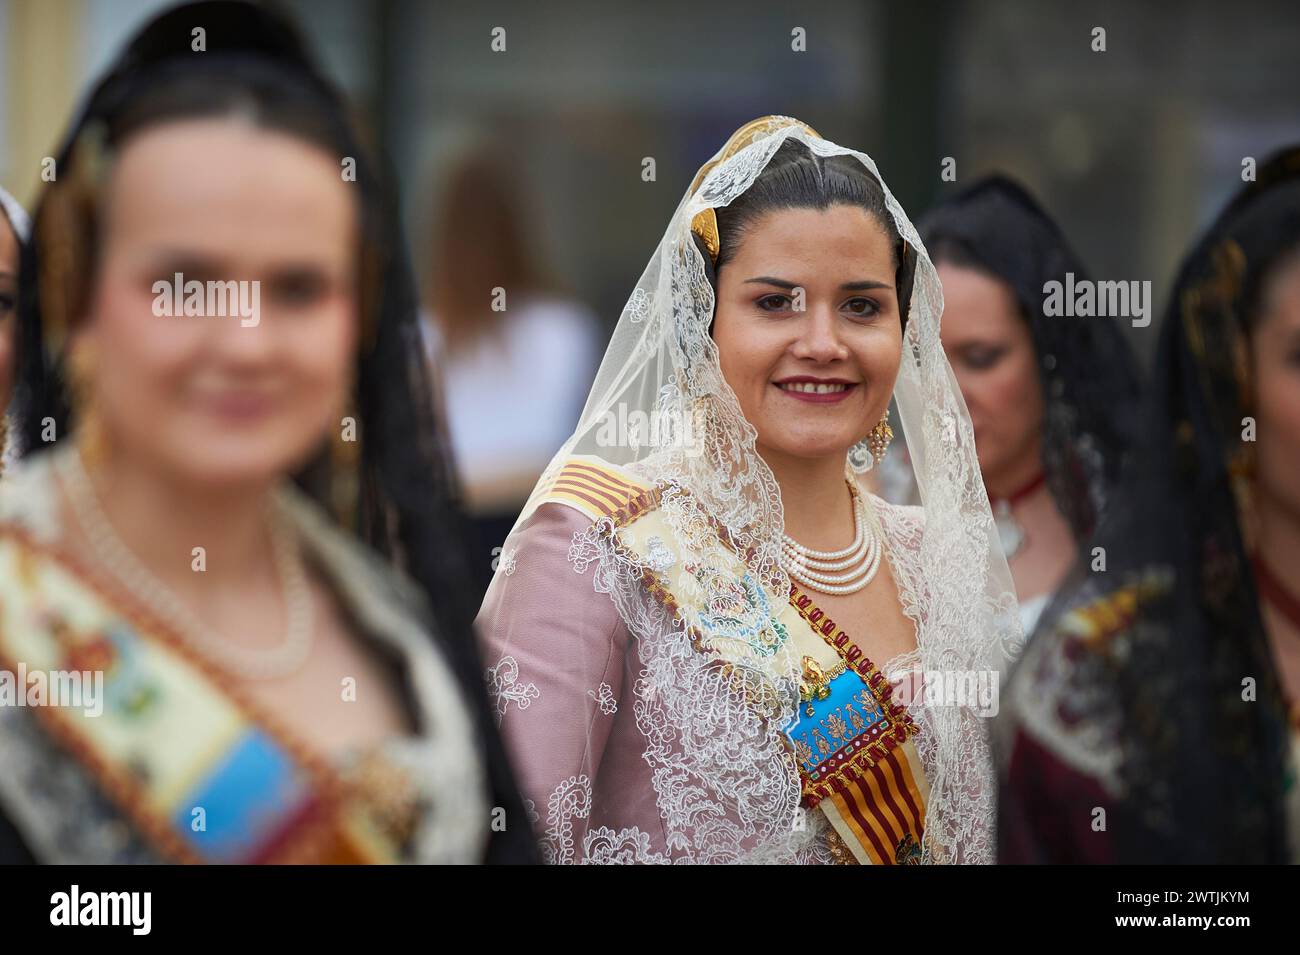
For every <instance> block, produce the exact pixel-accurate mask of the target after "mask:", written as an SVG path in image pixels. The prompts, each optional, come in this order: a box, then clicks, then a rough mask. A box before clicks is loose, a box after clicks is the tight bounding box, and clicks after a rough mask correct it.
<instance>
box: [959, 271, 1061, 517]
mask: <svg viewBox="0 0 1300 955" xmlns="http://www.w3.org/2000/svg"><path fill="white" fill-rule="evenodd" d="M937 271H938V273H939V281H940V282H941V283H942V284H943V320H942V321H941V322H940V326H939V327H940V337H941V338H942V340H943V350H944V352H945V353H946V354H947V356H948V364H949V365H951V366H952V370H953V374H955V375H956V376H957V384H958V385H959V386H960V387H961V393H962V397H963V398H965V399H966V407H967V408H968V409H969V410H970V418H971V424H972V425H973V426H974V429H975V450H976V452H977V453H978V455H979V462H980V470H981V471H982V472H983V474H984V482H985V484H987V485H989V487H990V491H991V493H994V494H998V493H1002V494H1006V493H1011V492H1012V491H1014V490H1015V489H1014V488H1006V487H1000V486H999V485H1001V484H1003V483H1005V482H1007V481H1023V480H1024V479H1025V474H1026V472H1032V471H1036V470H1037V469H1038V467H1039V459H1040V445H1041V433H1042V426H1043V394H1042V386H1041V384H1040V383H1039V378H1038V362H1037V354H1036V352H1035V349H1034V340H1033V336H1032V335H1031V334H1030V331H1029V326H1028V324H1027V323H1026V322H1025V320H1024V319H1023V318H1022V317H1021V314H1020V308H1019V305H1018V303H1017V302H1016V297H1015V293H1013V292H1012V291H1011V287H1010V286H1009V285H1007V283H1005V282H1003V281H1000V280H999V279H996V278H993V277H992V276H990V275H987V274H985V273H984V272H980V271H978V270H976V269H970V268H965V267H963V266H959V265H951V264H949V263H946V262H941V263H940V264H939V265H938V268H937ZM1029 476H1031V477H1032V474H1030V475H1029Z"/></svg>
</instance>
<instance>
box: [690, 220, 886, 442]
mask: <svg viewBox="0 0 1300 955" xmlns="http://www.w3.org/2000/svg"><path fill="white" fill-rule="evenodd" d="M895 268H896V265H895V262H894V255H893V249H892V247H891V243H890V241H889V237H888V235H887V234H886V232H885V230H884V228H883V227H882V226H881V224H880V223H879V222H877V221H876V219H874V218H873V217H872V216H871V214H870V213H868V212H867V211H866V210H864V209H861V208H858V207H856V206H848V205H836V206H832V207H831V208H829V209H826V210H818V209H785V210H780V211H777V212H771V213H768V214H766V215H764V216H762V217H761V218H759V219H758V220H756V221H755V222H754V223H753V224H752V225H751V227H750V228H749V229H748V231H747V232H746V234H745V235H744V237H743V238H742V239H741V241H740V245H739V248H738V250H737V252H736V254H735V256H734V257H733V258H732V259H731V260H730V261H728V262H727V263H726V265H724V266H723V267H722V268H721V269H719V272H718V296H717V298H718V301H717V309H716V313H715V318H714V325H713V338H714V341H715V342H716V343H717V346H718V352H719V354H720V358H721V363H722V374H723V377H724V378H725V379H726V380H727V383H728V384H729V385H730V386H731V387H732V389H733V390H734V391H735V393H736V397H737V398H738V399H739V401H740V408H741V411H742V412H743V413H744V415H745V418H746V419H747V420H748V421H749V423H750V424H752V425H753V426H754V428H755V429H756V430H757V432H758V448H759V451H760V453H762V454H764V456H765V457H766V456H770V455H772V454H778V455H786V456H790V457H795V458H820V457H827V456H838V457H841V458H842V457H843V456H844V454H845V453H846V452H847V451H848V449H849V448H850V447H851V446H852V445H853V444H855V443H856V442H858V441H860V440H862V438H863V437H865V436H866V434H867V432H868V431H870V430H871V428H872V427H873V426H874V425H875V424H876V422H878V421H879V420H880V418H881V416H882V415H883V414H884V412H885V409H886V408H887V407H888V406H889V398H890V395H891V394H893V390H894V380H895V378H897V376H898V365H899V361H900V359H901V355H902V323H901V321H900V318H899V312H898V295H897V292H896V290H895V288H894V273H895ZM800 290H802V307H801V305H800V302H799V301H798V297H799V291H800Z"/></svg>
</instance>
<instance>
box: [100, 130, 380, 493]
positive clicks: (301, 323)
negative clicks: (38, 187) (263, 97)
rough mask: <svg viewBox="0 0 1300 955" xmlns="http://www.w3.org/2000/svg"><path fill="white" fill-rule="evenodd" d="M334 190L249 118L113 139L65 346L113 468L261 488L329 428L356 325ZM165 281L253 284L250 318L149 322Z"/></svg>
mask: <svg viewBox="0 0 1300 955" xmlns="http://www.w3.org/2000/svg"><path fill="white" fill-rule="evenodd" d="M349 189H350V187H349V186H348V185H347V184H346V183H345V182H344V181H343V179H342V176H341V175H340V167H339V164H338V161H337V159H335V158H333V157H331V156H330V155H328V154H327V153H326V152H324V151H323V150H320V149H318V148H317V147H315V146H312V145H310V144H308V143H306V142H304V141H301V140H299V139H296V138H293V137H291V136H288V135H285V134H282V133H278V132H274V131H270V130H266V129H259V128H257V127H255V126H253V125H251V124H249V123H248V122H247V121H242V120H236V119H203V120H192V121H191V120H187V121H179V122H174V123H169V124H165V125H161V126H158V127H155V128H152V129H148V130H145V131H143V132H141V133H139V134H138V135H136V136H135V137H133V138H132V139H130V140H129V141H128V142H127V144H126V145H125V147H124V149H123V150H122V152H121V153H120V155H119V157H118V161H117V163H116V164H115V166H114V169H113V172H112V175H111V179H110V182H109V184H108V191H107V200H106V207H105V223H104V228H105V231H104V234H103V237H102V245H101V249H102V253H101V265H100V269H99V272H98V275H97V279H96V283H95V286H94V289H93V291H92V295H91V302H90V307H89V314H88V315H87V316H86V321H85V322H84V324H83V325H82V327H81V329H80V330H79V332H78V334H77V336H76V340H75V342H74V347H75V348H77V349H81V348H88V349H89V356H88V358H89V362H88V364H89V367H90V369H91V370H90V376H91V380H90V382H89V387H90V391H91V398H90V401H92V402H93V404H94V408H95V411H96V412H97V413H98V414H99V415H100V417H101V420H102V423H103V427H104V430H105V437H106V440H107V444H108V453H109V454H110V456H113V457H116V455H118V454H122V455H134V456H136V458H137V459H141V460H147V461H148V462H150V463H151V464H152V465H154V466H156V467H159V468H162V469H164V470H166V471H168V472H170V473H172V474H173V475H175V476H177V477H180V478H182V479H184V480H187V481H192V482H196V483H204V484H214V483H215V484H228V485H236V484H244V483H250V482H252V483H257V482H266V481H269V480H273V479H274V478H276V477H278V476H280V475H283V474H285V473H286V472H289V471H291V470H293V469H295V468H296V467H298V466H299V465H301V464H302V463H304V462H305V460H306V459H308V458H309V456H310V455H311V453H312V452H313V450H314V449H315V448H316V447H318V446H319V443H320V442H321V441H322V439H323V438H324V436H325V434H326V432H327V430H328V429H330V428H337V427H339V418H340V415H341V409H342V407H343V406H344V403H345V401H346V395H347V392H348V388H349V385H350V369H351V367H352V361H353V357H354V353H355V347H356V341H357V325H358V304H357V303H358V295H357V289H356V280H357V276H356V271H357V269H356V266H357V254H356V250H357V230H358V223H357V200H356V197H355V196H354V195H352V194H351V193H350V191H349ZM177 273H180V274H181V275H182V276H183V280H184V282H186V283H188V282H191V281H198V282H203V283H208V282H229V281H234V282H239V283H258V284H257V285H256V286H253V285H251V284H250V285H243V286H241V288H242V290H243V292H244V302H245V303H246V304H250V305H251V304H252V302H254V301H256V304H257V306H258V308H257V314H256V315H255V316H253V317H251V318H250V317H241V315H238V314H236V315H227V316H224V317H223V316H219V315H212V314H206V315H204V316H196V315H184V314H181V315H171V316H168V315H161V316H160V315H158V314H155V307H156V306H158V305H159V301H158V300H159V299H160V295H159V292H158V291H157V290H156V289H155V283H159V282H165V283H167V286H166V288H167V289H168V292H167V297H170V296H171V292H170V290H171V288H172V286H173V284H175V282H176V274H177ZM204 287H205V288H206V287H207V286H206V284H205V286H204ZM232 288H233V287H232ZM254 294H255V295H256V297H255V298H254ZM207 301H208V300H207V298H206V295H205V303H206V302H207ZM226 301H227V302H229V301H231V299H229V298H227V299H226ZM212 304H213V305H215V304H216V300H215V299H214V300H212ZM206 307H211V306H210V305H208V306H206ZM159 310H161V308H159ZM213 310H214V311H215V310H217V309H215V308H214V309H213ZM254 319H255V324H254Z"/></svg>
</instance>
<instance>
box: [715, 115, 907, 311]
mask: <svg viewBox="0 0 1300 955" xmlns="http://www.w3.org/2000/svg"><path fill="white" fill-rule="evenodd" d="M839 205H844V206H856V207H857V208H859V209H862V210H864V211H865V212H867V213H868V214H869V215H870V216H871V217H872V218H873V219H875V220H876V222H877V223H878V224H879V225H880V227H881V228H882V229H884V231H885V236H886V238H887V239H888V240H889V243H890V247H891V249H892V253H893V259H894V269H895V273H894V288H895V290H896V292H897V297H898V315H899V320H900V322H901V324H902V327H903V329H904V330H906V328H907V312H908V309H909V307H910V305H911V301H912V280H913V278H914V276H915V270H916V255H915V254H914V253H913V251H912V250H910V249H908V248H907V247H906V245H905V244H904V242H903V237H902V235H901V234H900V233H899V231H898V226H897V225H895V224H894V219H893V217H892V216H891V215H890V214H889V209H888V206H887V205H886V203H885V191H884V189H883V188H882V187H881V185H880V182H879V180H877V179H876V178H875V177H874V176H873V175H871V173H870V172H869V171H868V170H867V167H866V166H864V165H862V163H861V162H860V161H859V160H858V159H856V158H855V157H853V156H844V155H838V156H819V155H817V154H815V153H813V152H812V151H811V150H809V149H808V147H807V146H805V145H804V144H803V143H801V142H799V141H798V140H794V139H788V140H786V141H785V142H784V143H782V144H781V145H780V146H779V147H778V148H777V150H776V152H775V153H774V154H773V155H772V158H771V159H770V160H769V161H768V164H767V166H765V167H764V169H763V171H762V172H760V173H759V174H758V176H757V177H756V178H755V179H754V181H753V183H751V184H750V187H749V188H748V189H746V190H745V191H744V192H743V193H742V194H741V195H739V196H737V197H736V198H735V199H733V200H732V201H731V202H730V203H728V204H727V205H725V206H718V207H717V209H716V210H715V214H716V215H717V218H718V237H719V249H718V261H717V263H716V264H714V263H713V262H712V261H711V260H710V257H709V253H708V251H707V250H706V248H705V247H704V244H703V242H702V241H701V240H700V237H699V236H697V235H695V234H694V233H692V237H693V238H694V240H695V244H696V247H697V248H699V250H700V254H701V255H702V256H703V257H704V269H705V274H706V275H707V276H708V279H709V283H710V284H711V285H712V286H713V288H714V291H715V292H716V291H717V287H718V281H717V270H718V269H720V268H722V267H723V266H724V265H726V264H727V263H728V262H729V261H731V259H733V258H735V256H736V252H737V250H738V249H739V248H740V245H741V243H742V242H744V240H745V236H746V235H747V234H748V233H749V232H750V231H751V230H752V229H753V228H754V227H755V225H756V224H757V223H758V222H759V220H761V219H762V218H763V217H764V216H766V215H768V214H769V213H772V212H778V211H781V210H784V209H817V210H821V211H825V210H827V209H829V208H831V207H832V206H839Z"/></svg>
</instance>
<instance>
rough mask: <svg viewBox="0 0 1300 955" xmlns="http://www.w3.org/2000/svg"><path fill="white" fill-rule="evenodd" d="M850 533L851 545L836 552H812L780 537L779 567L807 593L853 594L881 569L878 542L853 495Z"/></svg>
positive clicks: (863, 510) (869, 581) (864, 512)
mask: <svg viewBox="0 0 1300 955" xmlns="http://www.w3.org/2000/svg"><path fill="white" fill-rule="evenodd" d="M853 530H854V533H853V543H852V544H850V545H849V546H848V547H845V548H844V549H843V550H835V551H822V550H813V549H812V548H809V547H804V546H803V545H802V544H800V543H799V542H798V541H796V540H795V539H794V538H792V537H791V536H790V535H789V534H783V535H782V542H781V565H782V566H783V567H784V568H785V572H786V573H787V574H789V575H790V576H791V577H792V578H793V579H794V580H795V582H796V583H798V584H800V585H801V586H803V587H806V588H807V589H809V590H815V591H817V592H818V593H823V594H855V593H857V592H858V591H859V590H861V589H862V588H863V587H865V586H867V584H869V583H871V581H872V580H873V579H874V578H875V576H876V571H877V570H878V569H879V567H880V541H879V539H877V537H876V534H875V531H874V530H873V529H872V527H871V523H870V521H868V519H867V507H866V505H865V504H864V503H863V502H862V497H861V495H859V494H856V493H854V495H853Z"/></svg>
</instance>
